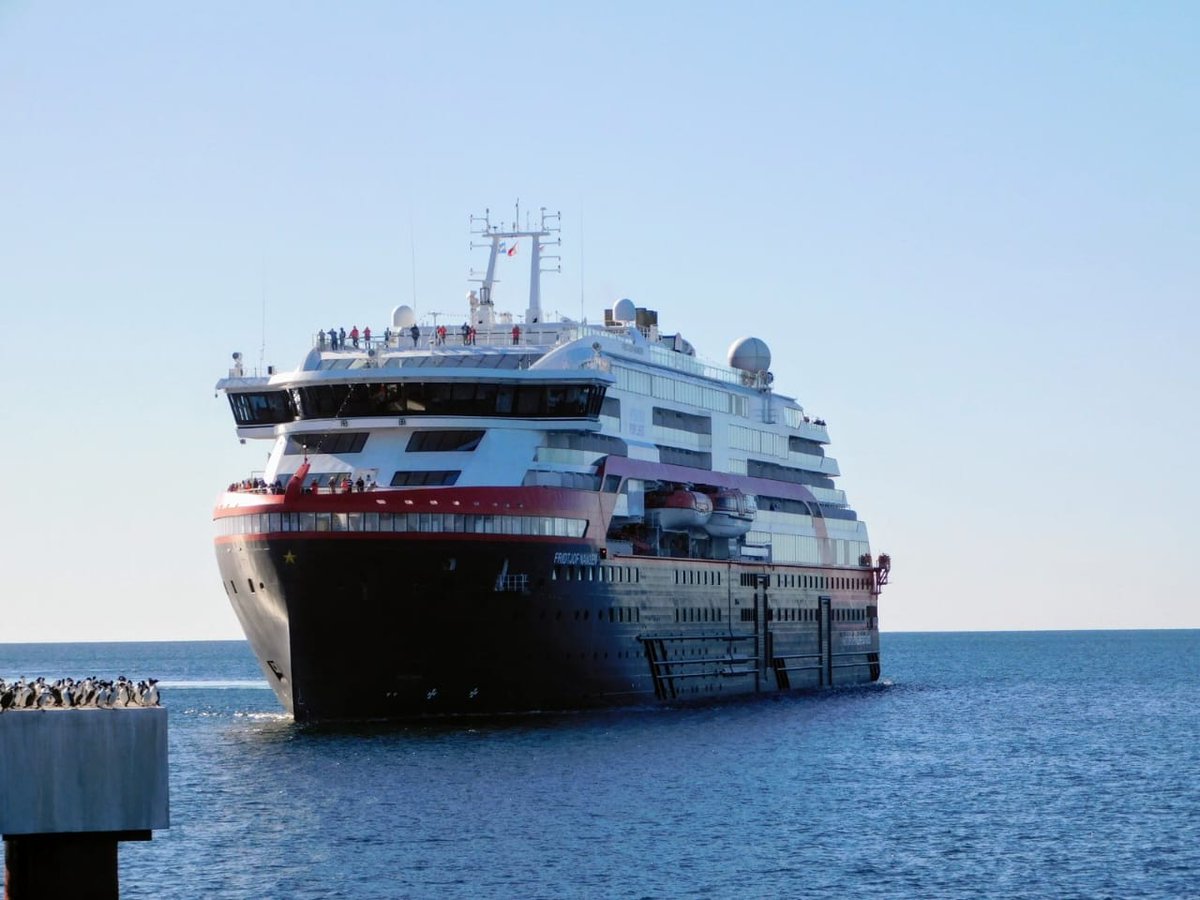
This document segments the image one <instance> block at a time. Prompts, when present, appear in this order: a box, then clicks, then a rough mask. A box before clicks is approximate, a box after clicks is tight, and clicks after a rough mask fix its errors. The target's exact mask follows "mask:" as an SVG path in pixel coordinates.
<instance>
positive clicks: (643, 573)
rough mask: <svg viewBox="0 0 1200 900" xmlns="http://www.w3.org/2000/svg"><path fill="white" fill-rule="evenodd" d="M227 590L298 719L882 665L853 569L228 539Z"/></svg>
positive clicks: (777, 678) (827, 679) (871, 673)
mask: <svg viewBox="0 0 1200 900" xmlns="http://www.w3.org/2000/svg"><path fill="white" fill-rule="evenodd" d="M216 549H217V558H218V562H219V565H220V570H221V576H222V579H223V580H224V584H225V590H226V593H227V594H228V596H229V598H230V601H231V602H232V604H233V608H234V610H235V612H236V614H237V616H238V618H239V620H240V621H241V624H242V627H243V629H244V630H245V633H246V636H247V638H248V639H249V641H250V644H251V646H252V648H253V650H254V653H255V655H256V656H257V657H258V660H259V663H260V664H261V666H262V668H263V671H264V673H265V674H266V676H267V679H268V681H269V682H270V684H271V687H272V688H273V690H274V691H275V693H276V695H277V696H278V697H279V700H280V702H281V703H282V704H283V706H284V707H285V708H286V709H287V710H288V711H289V712H291V713H292V714H293V715H294V716H295V718H296V720H297V721H302V722H313V721H328V720H355V719H375V718H387V719H403V718H421V717H427V716H446V715H469V714H496V713H509V712H528V711H542V710H545V711H549V710H567V709H584V708H595V707H608V706H628V705H639V704H661V703H668V704H671V703H686V702H689V701H711V700H714V699H718V698H723V697H734V696H739V695H751V694H761V693H770V692H780V691H793V690H807V689H814V688H820V687H828V686H831V685H834V686H842V685H853V684H864V683H867V682H871V681H874V680H876V679H878V677H879V633H878V618H877V606H876V597H877V595H876V592H875V589H874V588H873V581H872V577H871V571H870V570H869V569H864V568H829V567H826V568H820V567H811V566H809V567H803V566H783V565H769V564H756V563H747V562H744V561H738V562H734V561H716V560H698V559H683V558H662V557H645V556H617V557H613V558H603V556H602V554H601V553H600V552H598V551H597V549H596V548H595V547H594V546H593V545H591V544H588V543H586V542H582V541H577V540H572V539H569V538H553V539H552V538H541V537H538V538H521V537H516V536H508V535H470V536H466V535H454V536H446V535H441V536H435V535H428V536H426V535H420V536H415V535H399V534H397V535H390V534H389V535H383V534H380V535H363V534H304V535H299V534H265V535H239V536H230V537H222V538H218V540H217V545H216Z"/></svg>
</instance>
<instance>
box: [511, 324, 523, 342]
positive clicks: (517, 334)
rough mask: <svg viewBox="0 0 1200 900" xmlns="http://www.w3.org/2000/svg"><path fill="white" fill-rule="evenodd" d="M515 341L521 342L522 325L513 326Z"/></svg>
mask: <svg viewBox="0 0 1200 900" xmlns="http://www.w3.org/2000/svg"><path fill="white" fill-rule="evenodd" d="M513 343H514V344H519V343H521V326H520V325H514V326H513Z"/></svg>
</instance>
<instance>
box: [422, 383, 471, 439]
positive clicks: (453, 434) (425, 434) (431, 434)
mask: <svg viewBox="0 0 1200 900" xmlns="http://www.w3.org/2000/svg"><path fill="white" fill-rule="evenodd" d="M466 387H468V388H469V389H471V390H472V391H473V390H474V389H475V386H474V385H466ZM482 438H483V432H482V431H414V432H413V434H412V437H410V438H409V439H408V447H407V450H408V452H409V453H453V452H466V451H469V450H474V449H475V448H476V447H478V446H479V441H480V440H481V439H482Z"/></svg>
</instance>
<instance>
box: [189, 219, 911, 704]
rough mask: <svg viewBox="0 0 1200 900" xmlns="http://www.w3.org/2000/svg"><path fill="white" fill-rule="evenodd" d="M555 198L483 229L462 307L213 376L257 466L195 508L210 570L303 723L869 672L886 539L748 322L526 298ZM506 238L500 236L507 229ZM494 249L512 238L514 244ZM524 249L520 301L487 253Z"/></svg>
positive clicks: (822, 430)
mask: <svg viewBox="0 0 1200 900" xmlns="http://www.w3.org/2000/svg"><path fill="white" fill-rule="evenodd" d="M559 221H560V219H559V216H558V214H557V213H547V212H546V211H545V210H544V209H543V210H541V211H540V213H539V214H537V216H536V217H535V219H534V220H532V221H531V220H530V219H528V218H527V220H526V221H525V223H524V225H521V224H520V216H519V210H518V215H517V219H516V221H515V222H513V223H511V224H508V225H505V224H503V223H497V224H493V223H492V221H491V216H490V214H485V215H484V216H479V217H475V216H473V217H471V234H472V246H473V247H475V248H477V249H481V250H482V249H487V251H488V262H487V267H486V270H484V271H481V272H479V273H478V274H477V275H473V283H474V284H475V287H474V289H473V290H471V291H470V293H469V294H468V296H467V303H466V308H465V309H464V310H463V313H462V320H461V323H459V322H457V321H451V322H450V324H449V325H447V324H446V322H445V321H443V322H442V323H441V324H438V323H437V321H436V317H434V321H429V320H428V317H427V318H426V319H419V318H418V316H417V315H416V313H415V312H414V310H413V309H412V308H411V307H409V306H406V305H405V306H399V307H397V308H396V309H394V310H393V311H392V314H391V321H390V323H389V327H387V328H385V329H384V331H383V333H382V334H378V333H376V334H372V333H370V332H369V331H367V330H366V329H364V331H363V332H362V333H359V332H358V330H357V327H355V328H353V329H352V330H351V333H350V335H349V336H343V334H342V333H341V330H340V329H338V330H336V331H335V330H333V329H330V330H329V331H320V332H317V333H316V335H315V336H314V339H313V342H312V346H311V348H310V349H309V351H308V353H307V355H306V356H305V357H304V359H303V362H302V363H301V364H300V365H299V367H298V368H296V369H295V370H294V371H290V372H283V371H275V370H274V369H273V368H267V369H266V370H265V371H263V372H255V373H252V372H248V371H247V370H246V366H245V364H244V362H243V360H242V358H241V355H240V354H236V353H235V354H234V362H233V367H232V368H231V369H230V370H229V372H228V377H225V378H222V379H221V380H220V381H218V382H217V389H218V391H220V392H223V393H224V394H225V395H226V396H227V398H228V401H229V405H230V408H231V410H232V413H233V418H234V423H235V426H236V430H237V436H238V437H239V438H240V439H242V442H243V443H245V442H246V441H265V442H267V445H268V446H269V447H270V452H269V457H268V461H267V464H266V468H265V469H264V470H262V471H259V472H251V473H249V474H248V475H247V477H244V478H240V479H238V480H236V481H235V482H234V483H233V484H231V485H230V486H229V488H228V489H227V490H226V491H224V492H223V493H222V494H221V495H220V497H219V498H218V500H217V503H216V508H215V510H214V514H213V515H214V525H215V530H216V537H215V549H216V555H217V562H218V565H219V568H220V573H221V578H222V581H223V585H224V590H225V592H226V594H227V595H228V598H229V601H230V602H231V604H232V606H233V609H234V612H235V613H236V615H237V617H238V620H239V621H240V623H241V626H242V628H243V629H244V631H245V633H246V637H247V638H248V640H249V643H250V645H251V647H252V648H253V651H254V653H255V655H256V656H257V658H258V660H259V663H260V665H261V666H262V669H263V672H264V674H265V676H266V678H267V680H268V681H269V683H270V685H271V687H272V689H273V690H274V691H275V693H276V695H277V696H278V698H279V701H280V702H281V703H282V704H283V706H284V707H285V708H286V709H287V710H288V711H289V712H290V713H291V714H292V715H293V716H294V717H295V719H296V720H297V721H301V722H313V721H328V720H344V719H375V718H386V719H400V718H421V717H427V716H453V715H470V714H497V713H511V712H530V711H550V710H567V709H582V708H593V707H609V706H637V705H654V704H683V703H689V702H711V701H714V700H719V699H723V698H729V697H738V696H746V695H755V694H759V695H761V694H768V693H778V692H788V691H801V690H812V689H816V688H823V687H829V686H842V685H856V684H865V683H869V682H872V681H875V680H877V679H878V678H879V675H880V660H879V618H878V609H879V607H878V600H879V595H880V590H881V588H882V586H883V585H884V584H885V583H886V582H887V580H888V574H889V569H890V560H889V559H888V557H887V556H886V555H880V556H879V557H878V558H875V557H873V556H872V554H871V550H870V546H869V543H868V538H867V528H866V525H865V524H864V522H863V521H862V520H861V519H859V517H858V515H857V514H856V513H855V511H854V510H853V509H852V508H851V506H850V505H849V503H848V501H847V498H846V495H845V493H844V492H843V491H842V490H841V489H840V488H839V487H837V479H838V477H839V476H840V471H839V469H838V464H837V461H836V460H835V459H834V458H833V457H832V456H830V455H829V453H828V445H829V435H828V430H827V427H826V424H825V422H824V420H822V419H821V418H817V417H813V416H810V415H809V414H807V413H806V412H805V409H804V408H803V407H802V406H801V405H800V403H798V402H797V401H796V400H795V399H794V398H792V397H789V396H787V395H785V394H783V393H780V392H778V391H777V390H776V389H775V385H774V379H773V376H772V373H771V354H770V351H769V349H768V347H767V344H766V343H765V342H764V341H763V340H761V339H759V338H756V337H753V336H747V337H745V338H742V339H740V340H738V341H736V342H735V343H734V344H733V345H732V346H731V347H730V348H729V351H728V355H727V364H718V363H715V362H707V361H705V360H704V359H702V358H701V357H699V356H697V355H696V353H695V350H694V349H693V347H692V345H691V344H690V343H689V342H688V340H687V339H686V338H685V337H684V335H683V334H682V333H680V332H679V331H678V330H674V329H668V328H664V327H662V326H660V324H659V321H658V315H657V313H656V312H655V311H654V310H653V309H650V308H646V307H640V306H637V305H636V304H635V303H633V302H631V301H630V300H628V299H622V300H619V301H618V302H616V303H615V304H613V306H612V307H611V309H608V310H606V311H605V313H604V319H603V324H587V323H585V322H576V321H572V320H569V319H561V320H560V321H548V320H547V318H546V317H545V316H544V315H543V311H542V304H541V296H540V284H541V277H542V275H543V274H545V273H546V272H549V271H556V270H557V269H558V266H557V261H558V255H557V252H556V251H557V249H558V247H559V246H560V239H559V237H558V234H559ZM518 250H519V251H520V254H519V255H518V254H517V251H518ZM514 257H515V258H514ZM525 257H528V260H529V296H528V301H527V308H526V309H525V311H524V313H523V315H519V314H513V313H511V312H502V311H500V309H498V307H497V305H496V303H497V296H496V288H497V285H498V284H499V283H500V282H499V278H498V277H497V273H498V268H504V267H511V266H516V265H518V264H521V263H523V262H524V258H525Z"/></svg>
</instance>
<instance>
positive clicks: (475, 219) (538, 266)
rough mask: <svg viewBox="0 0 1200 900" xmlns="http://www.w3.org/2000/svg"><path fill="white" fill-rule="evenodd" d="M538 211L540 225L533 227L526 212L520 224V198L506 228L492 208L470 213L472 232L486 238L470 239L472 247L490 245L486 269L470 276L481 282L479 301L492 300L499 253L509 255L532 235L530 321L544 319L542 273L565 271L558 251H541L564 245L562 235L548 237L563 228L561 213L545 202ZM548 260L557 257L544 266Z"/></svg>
mask: <svg viewBox="0 0 1200 900" xmlns="http://www.w3.org/2000/svg"><path fill="white" fill-rule="evenodd" d="M538 212H539V214H540V216H541V221H540V223H539V225H538V226H537V227H534V226H533V225H532V224H531V223H530V222H529V221H528V214H526V222H525V227H524V228H521V224H520V222H521V203H520V201H517V204H516V212H515V217H514V219H513V222H512V224H511V226H509V227H507V228H506V227H505V225H504V223H502V222H501V223H498V224H497V225H492V223H491V210H490V209H485V210H484V211H483V215H482V216H471V234H472V235H474V236H477V237H480V238H483V239H484V241H483V242H480V243H476V242H475V241H471V249H472V250H474V249H478V248H480V247H487V248H488V264H487V271H486V272H485V273H484V275H483V277H482V278H472V279H471V280H472V281H478V282H479V284H480V288H479V302H480V303H485V304H488V303H491V302H492V286H493V285H494V284H495V283H496V260H497V259H498V258H499V256H500V255H501V254H502V253H503V254H504V255H506V256H514V255H516V253H517V247H518V246H520V241H521V239H522V238H528V239H529V307H528V308H527V309H526V310H525V322H526V324H529V325H532V324H534V323H537V322H541V321H542V274H543V273H544V272H561V271H562V262H561V257H560V256H559V255H558V254H546V253H543V252H542V251H544V250H545V249H546V248H547V247H559V246H562V238H559V237H556V238H555V239H554V240H549V238H550V236H551V235H557V234H558V233H559V232H560V231H561V223H562V213H561V212H554V213H548V212H546V207H544V206H543V207H541V208H540V209H539V210H538ZM549 260H555V261H556V262H555V265H554V266H553V267H552V268H551V267H546V268H543V267H542V263H543V261H549Z"/></svg>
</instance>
